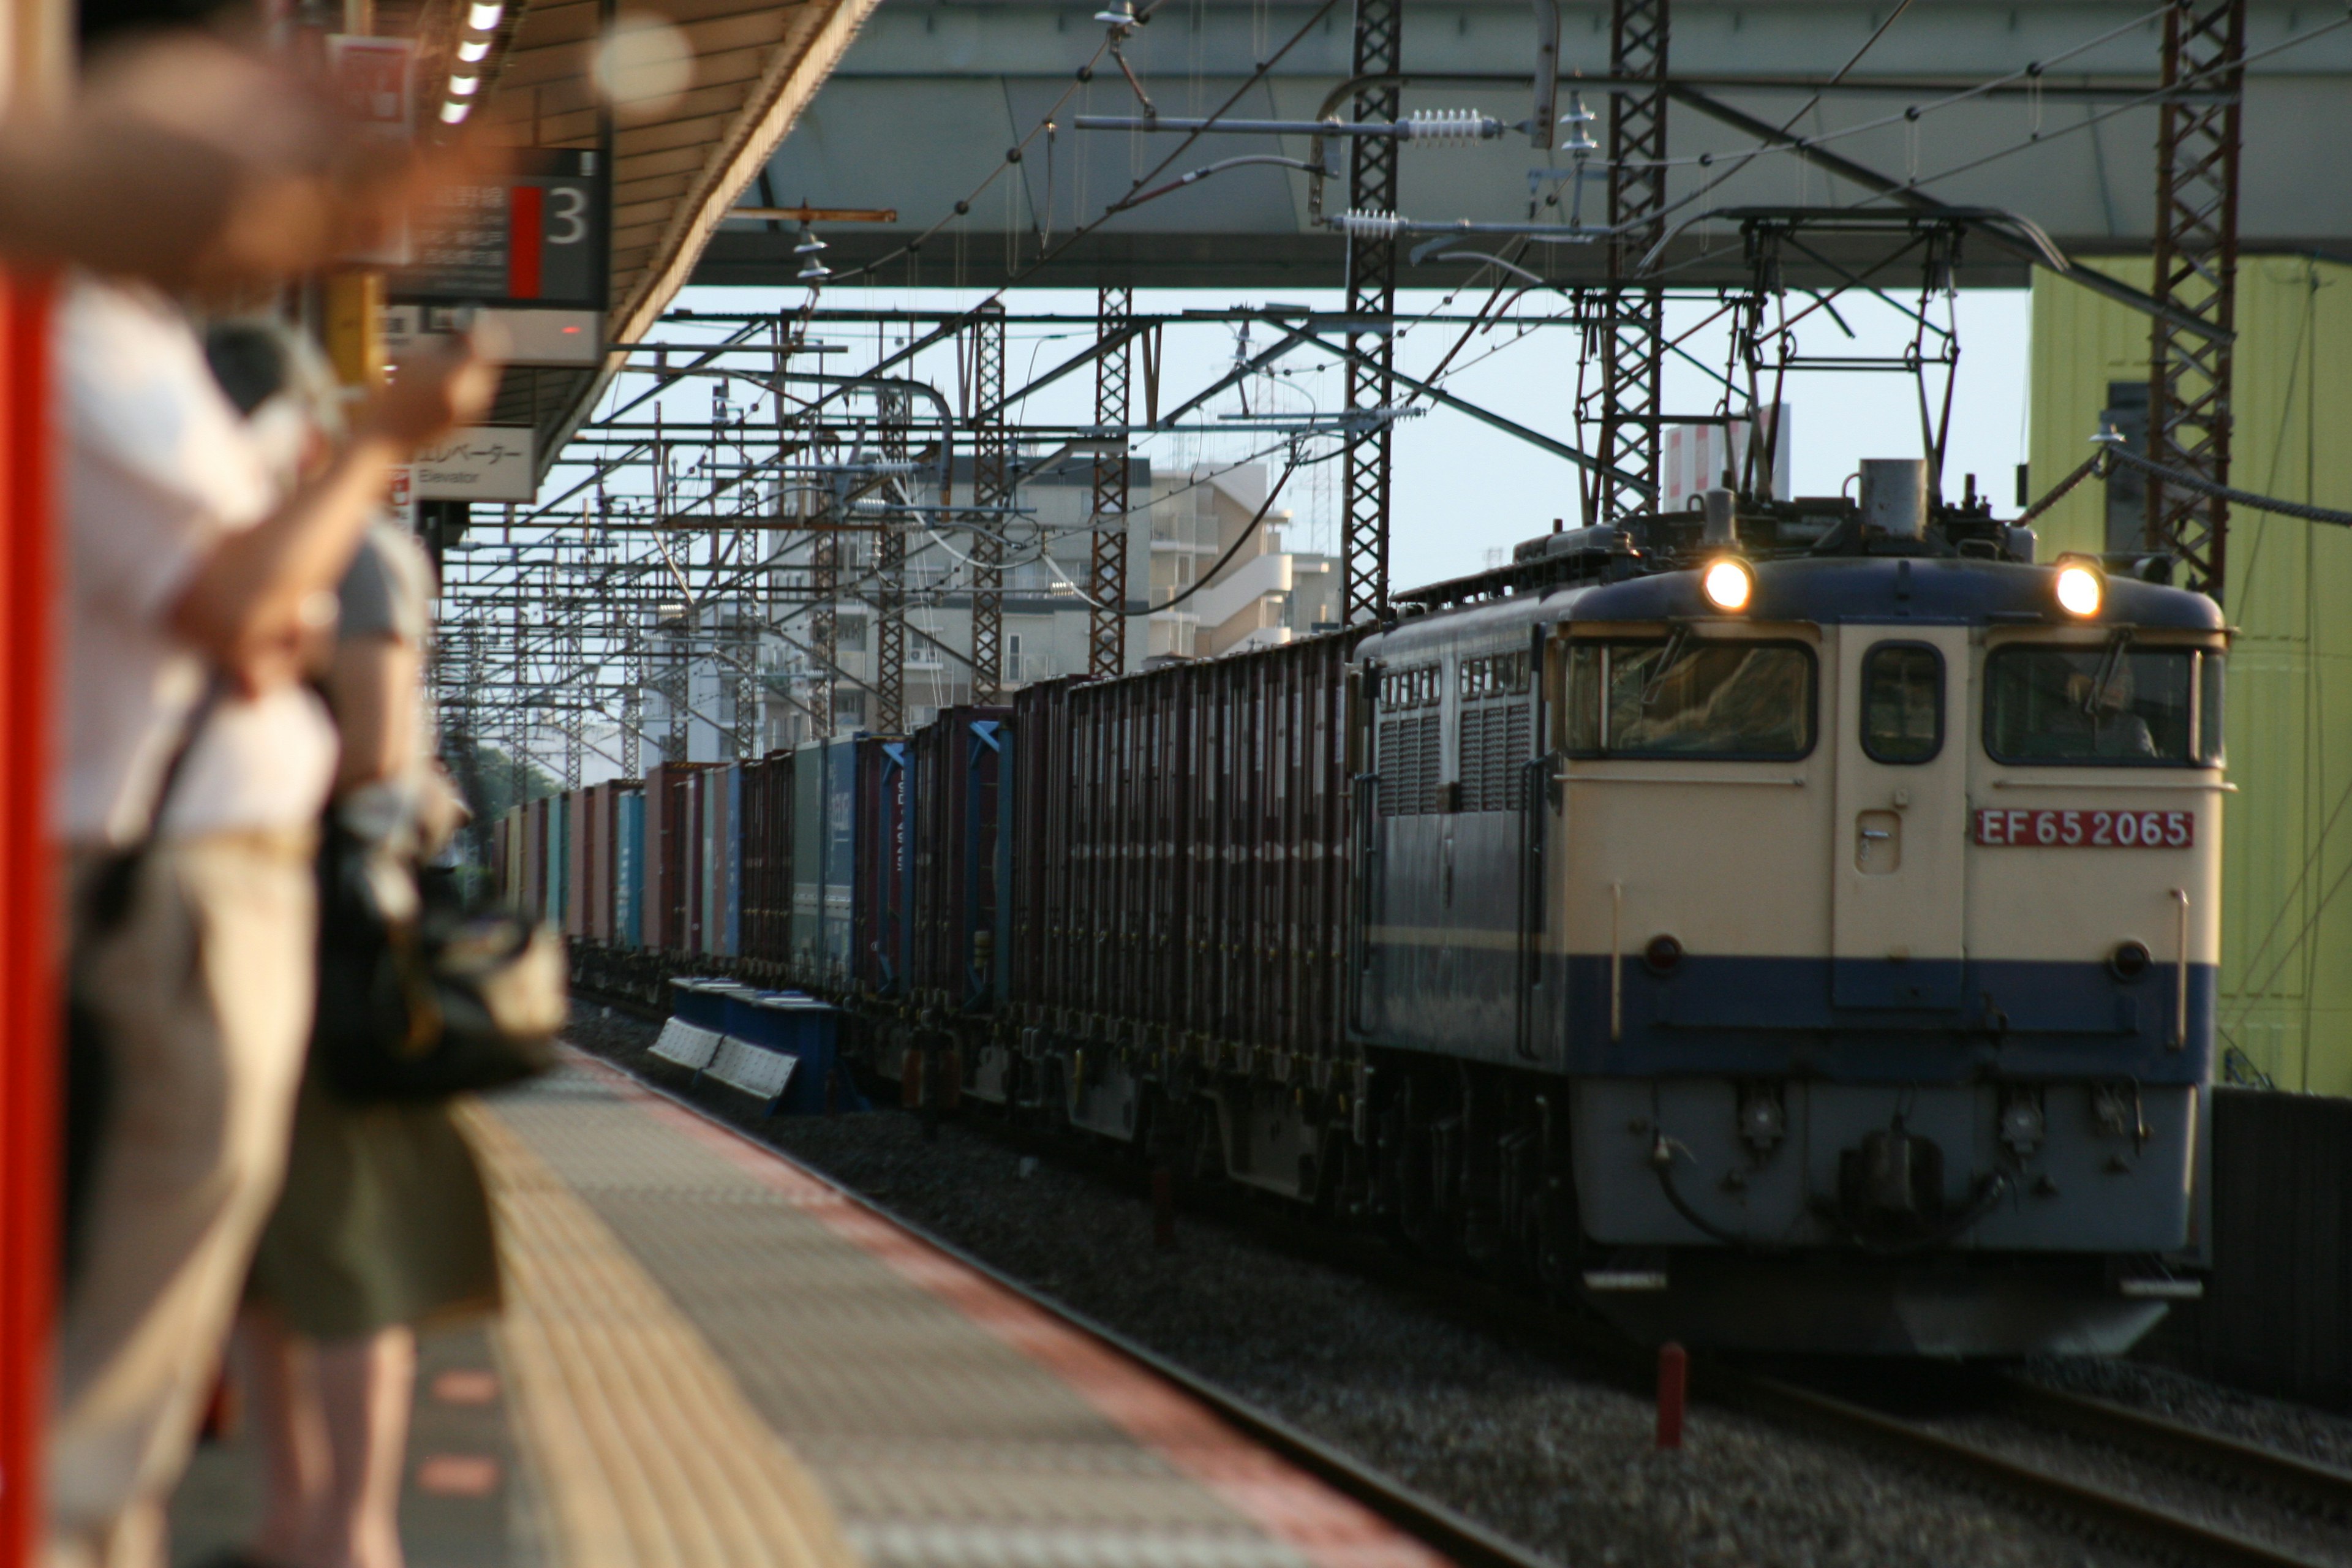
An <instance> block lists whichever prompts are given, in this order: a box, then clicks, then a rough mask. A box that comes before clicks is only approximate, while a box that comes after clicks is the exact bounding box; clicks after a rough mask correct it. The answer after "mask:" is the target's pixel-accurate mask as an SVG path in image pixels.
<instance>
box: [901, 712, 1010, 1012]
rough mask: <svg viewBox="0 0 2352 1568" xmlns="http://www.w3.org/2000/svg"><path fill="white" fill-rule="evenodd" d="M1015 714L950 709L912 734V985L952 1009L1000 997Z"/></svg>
mask: <svg viewBox="0 0 2352 1568" xmlns="http://www.w3.org/2000/svg"><path fill="white" fill-rule="evenodd" d="M1012 740H1013V710H1012V709H1010V708H1003V707H985V708H976V707H961V708H949V709H945V710H941V712H940V716H939V718H938V720H937V721H935V722H933V723H931V724H929V725H926V726H925V727H924V728H923V729H922V730H920V731H918V732H917V733H916V736H915V781H916V795H917V804H916V809H915V878H914V880H915V911H914V912H915V919H914V939H913V947H914V956H913V965H912V968H913V982H914V987H915V990H916V992H917V993H918V994H929V995H930V996H931V997H932V998H933V999H935V1000H939V1001H942V1002H944V1003H946V1004H947V1005H950V1006H957V1007H972V1008H979V1009H990V1008H993V1007H994V1006H996V1005H997V1004H998V1003H1000V1002H1001V1001H1003V991H1004V976H1005V973H1006V972H1007V970H1008V968H1009V966H1010V962H1011V959H1012V954H1011V953H1010V952H1003V951H1000V944H1001V943H1003V942H1006V941H1007V938H1008V935H1009V933H1008V932H1006V931H1005V930H1004V924H1005V922H1004V920H1003V910H1004V906H1005V904H1006V902H1007V890H1006V889H1005V888H1004V887H1003V872H1002V867H1003V864H1004V861H1005V851H1006V850H1007V848H1008V847H1009V846H1008V845H1007V844H1006V842H1005V840H1004V838H1003V832H1004V830H1005V829H1006V828H1007V827H1009V826H1012V825H1011V824H1009V823H1007V822H1005V821H1004V819H1003V812H1004V809H1005V805H1006V800H1005V793H1004V784H1005V779H1006V775H1007V773H1008V772H1010V771H1011V768H1010V763H1011V759H1010V758H1009V757H1008V756H1007V747H1008V745H1009V744H1010V743H1011V742H1012Z"/></svg>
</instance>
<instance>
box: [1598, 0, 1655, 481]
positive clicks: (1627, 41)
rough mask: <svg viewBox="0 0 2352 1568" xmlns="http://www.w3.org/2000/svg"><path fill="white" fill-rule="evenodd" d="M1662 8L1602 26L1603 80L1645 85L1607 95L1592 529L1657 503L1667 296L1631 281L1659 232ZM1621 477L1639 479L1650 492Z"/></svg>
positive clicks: (1628, 1) (1625, 4) (1638, 7)
mask: <svg viewBox="0 0 2352 1568" xmlns="http://www.w3.org/2000/svg"><path fill="white" fill-rule="evenodd" d="M1666 6H1667V0H1616V5H1615V6H1614V8H1613V14H1612V16H1611V18H1610V25H1609V74H1610V75H1612V77H1615V78H1616V79H1619V80H1620V81H1629V80H1630V81H1640V82H1645V83H1648V84H1650V85H1649V86H1646V87H1644V88H1642V89H1638V90H1623V91H1618V92H1612V93H1611V94H1610V95H1609V223H1610V226H1612V228H1617V229H1618V233H1617V234H1616V236H1615V237H1613V238H1612V240H1611V241H1610V244H1609V278H1610V281H1611V282H1612V284H1614V285H1616V287H1615V288H1614V289H1613V290H1612V299H1611V300H1610V305H1609V325H1608V327H1607V328H1606V329H1605V331H1603V333H1602V336H1601V341H1602V342H1605V343H1606V344H1607V345H1608V348H1607V352H1606V353H1604V354H1603V355H1602V356H1601V449H1600V451H1599V452H1598V453H1596V454H1595V456H1597V457H1598V458H1600V459H1601V467H1600V468H1597V469H1594V470H1593V471H1592V477H1591V484H1592V486H1593V492H1594V502H1595V504H1594V505H1593V506H1592V508H1591V521H1594V522H1609V521H1614V520H1615V519H1617V518H1620V517H1623V516H1625V515H1626V514H1627V513H1629V512H1634V511H1639V510H1643V509H1644V508H1646V507H1648V506H1649V505H1651V504H1652V503H1653V501H1654V500H1655V498H1656V495H1657V481H1658V424H1659V412H1658V411H1659V391H1660V385H1661V382H1662V380H1663V376H1664V368H1665V316H1666V304H1665V291H1664V289H1660V288H1658V287H1657V286H1655V285H1648V286H1643V285H1641V284H1637V283H1634V282H1633V272H1634V268H1635V267H1636V266H1637V265H1638V264H1639V262H1640V261H1641V258H1643V256H1644V255H1646V254H1647V253H1648V251H1649V249H1650V247H1652V246H1654V245H1655V244H1656V243H1657V242H1658V239H1659V237H1661V236H1662V235H1663V234H1664V218H1663V217H1662V216H1657V215H1660V214H1662V213H1663V212H1664V208H1665V205H1666V171H1665V156H1666V22H1667V18H1666ZM1620 226H1622V227H1620ZM1612 470H1615V471H1614V472H1612ZM1620 473H1622V474H1628V475H1638V476H1640V477H1641V478H1642V479H1645V480H1646V481H1648V484H1649V487H1650V488H1649V490H1648V491H1647V493H1644V492H1643V490H1642V489H1639V488H1637V487H1636V486H1634V485H1632V484H1629V483H1627V482H1626V481H1625V480H1624V479H1620V478H1618V477H1617V475H1618V474H1620Z"/></svg>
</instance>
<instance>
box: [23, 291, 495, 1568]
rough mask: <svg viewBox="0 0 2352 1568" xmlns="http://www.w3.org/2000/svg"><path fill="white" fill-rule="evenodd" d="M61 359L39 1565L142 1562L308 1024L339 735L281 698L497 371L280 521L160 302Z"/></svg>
mask: <svg viewBox="0 0 2352 1568" xmlns="http://www.w3.org/2000/svg"><path fill="white" fill-rule="evenodd" d="M58 362H59V365H60V369H61V380H62V383H63V393H64V399H63V400H64V405H65V408H64V419H63V423H64V426H65V433H66V452H65V455H64V456H65V461H64V481H65V482H64V492H65V525H66V533H67V542H68V555H69V572H68V583H69V586H68V592H67V593H66V595H65V597H64V600H63V603H62V605H61V615H60V622H61V631H62V635H63V637H64V639H65V645H66V647H65V660H64V679H65V687H66V689H65V691H64V694H63V709H64V711H65V714H66V718H67V722H66V726H65V729H66V732H65V735H64V737H63V742H64V743H63V746H62V749H61V754H60V757H59V759H58V776H57V783H56V786H55V788H56V800H57V811H58V818H59V821H58V827H59V831H60V834H61V837H63V838H64V840H65V843H66V848H67V852H68V882H69V885H70V887H71V888H72V889H74V892H75V895H76V907H75V910H74V915H75V925H76V952H75V964H74V975H73V981H72V984H73V991H74V994H75V996H76V999H77V1003H78V1005H79V1007H80V1008H81V1009H82V1010H83V1011H84V1012H85V1013H86V1014H88V1015H89V1016H91V1017H92V1018H94V1019H95V1020H96V1022H97V1024H98V1025H99V1026H100V1032H101V1033H102V1036H103V1043H104V1053H105V1062H106V1068H107V1071H106V1074H105V1079H106V1085H107V1091H108V1092H107V1095H106V1098H105V1100H104V1102H103V1105H104V1109H103V1120H102V1121H101V1123H100V1140H99V1142H98V1144H97V1148H96V1155H95V1159H94V1161H93V1163H91V1166H90V1175H89V1185H88V1198H87V1202H86V1205H85V1207H84V1209H83V1210H82V1212H81V1214H80V1215H79V1223H78V1224H77V1225H76V1226H74V1227H73V1228H74V1230H75V1232H76V1233H77V1235H78V1237H79V1264H78V1267H77V1268H76V1269H75V1271H74V1273H73V1275H72V1277H71V1278H70V1279H69V1280H68V1289H67V1290H66V1293H65V1298H64V1300H63V1302H62V1304H61V1312H60V1316H59V1322H58V1347H57V1372H56V1384H55V1393H54V1405H53V1410H52V1418H51V1423H50V1449H49V1455H50V1457H49V1520H50V1531H51V1535H50V1549H49V1560H50V1563H51V1564H52V1568H81V1565H84V1564H91V1565H97V1564H103V1565H105V1568H152V1565H154V1564H157V1563H160V1561H161V1552H162V1541H163V1506H164V1503H165V1501H166V1500H167V1499H168V1497H169V1495H170V1491H171V1489H172V1487H173V1484H174V1483H175V1481H176V1480H177V1478H178V1476H179V1473H180V1471H181V1469H182V1468H183V1467H184V1463H185V1459H186V1455H187V1450H188V1447H189V1444H190V1442H191V1440H192V1438H193V1436H194V1427H195V1424H196V1421H197V1419H198V1416H199V1415H200V1413H201V1412H200V1409H199V1406H200V1405H201V1403H202V1397H203V1394H204V1393H205V1390H206V1388H207V1386H208V1384H209V1379H210V1377H211V1370H212V1369H211V1360H212V1351H211V1347H214V1346H216V1345H218V1344H219V1343H220V1342H222V1340H223V1338H224V1337H225V1335H226V1330H227V1327H228V1322H229V1319H230V1316H231V1314H232V1312H233V1311H234V1309H235V1307H236V1300H237V1296H238V1291H239V1288H240V1286H241V1284H242V1282H243V1280H244V1279H245V1276H246V1272H247V1265H248V1262H249V1260H250V1258H251V1254H252V1248H253V1244H254V1240H255V1237H256V1236H257V1231H258V1229H259V1227H260V1226H261V1224H262V1222H263V1220H264V1219H265V1217H266V1216H267V1215H268V1211H269V1205H270V1203H271V1201H272V1200H273V1198H274V1197H275V1195H276V1192H277V1186H278V1178H279V1172H280V1169H281V1166H282V1163H283V1160H284V1156H285V1148H286V1139H287V1133H288V1127H289V1117H290V1114H291V1110H292V1101H293V1097H294V1090H295V1087H296V1084H297V1081H298V1079H299V1075H300V1068H301V1061H302V1053H303V1042H304V1040H305V1039H306V1038H307V1037H308V1032H309V1028H310V1012H311V1000H312V984H311V976H312V966H313V963H314V961H315V943H316V926H315V917H314V908H315V889H314V882H313V878H312V868H311V858H312V852H313V848H314V846H315V841H316V824H317V822H318V819H319V815H320V808H321V806H322V805H323V804H324V802H325V800H326V798H327V795H328V793H329V789H330V786H331V783H332V780H333V775H334V773H335V768H336V742H335V735H334V731H333V727H332V725H331V722H330V720H329V718H328V715H327V713H326V711H325V710H324V708H323V707H322V706H321V705H320V702H319V701H318V700H317V699H316V698H315V697H313V696H312V695H311V694H310V692H309V691H308V690H307V689H304V688H303V687H302V686H301V685H299V676H300V675H301V673H302V670H303V661H304V654H305V645H306V642H312V641H315V639H316V638H317V637H318V635H319V634H320V633H321V632H323V631H325V630H326V629H328V628H329V627H331V625H332V623H333V618H334V614H335V595H334V585H335V584H337V583H338V582H340V581H341V578H342V577H343V575H344V574H345V572H346V570H347V569H348V567H349V565H350V563H351V561H352V556H353V554H354V552H356V550H357V549H358V546H359V543H360V540H361V537H362V533H363V532H364V531H365V529H366V527H367V525H368V523H369V521H371V519H373V517H374V516H375V515H376V514H377V512H378V510H379V509H380V507H381V505H382V502H383V495H384V492H385V488H386V485H387V483H388V480H389V478H390V474H391V470H392V468H393V466H394V464H395V463H397V462H399V461H402V460H404V458H406V457H407V455H408V454H409V452H410V451H411V450H413V449H414V448H415V447H416V446H418V445H419V444H421V443H423V442H425V441H427V440H430V439H432V438H433V437H436V436H438V435H440V434H441V433H443V432H444V431H446V430H447V429H449V428H450V427H452V426H457V425H460V424H464V423H466V422H467V421H468V420H470V419H472V418H475V417H478V415H479V413H480V411H481V409H482V408H483V407H484V406H485V405H487V402H488V395H489V393H490V391H491V389H492V386H493V384H494V381H495V374H494V372H493V371H492V370H491V369H490V367H489V366H488V363H486V362H484V361H483V360H481V359H480V358H479V357H478V356H477V355H476V354H474V353H473V352H472V350H471V347H470V345H467V344H462V343H461V344H458V345H455V346H452V347H450V348H446V349H442V350H436V351H434V352H433V353H429V354H427V355H425V356H423V357H421V358H420V359H418V360H416V361H415V362H412V363H409V364H407V365H405V366H404V367H402V368H401V370H400V371H399V372H398V373H397V374H396V375H395V377H394V380H393V382H392V384H390V385H389V386H388V387H387V388H386V389H385V390H384V391H383V393H381V394H380V395H377V396H376V397H375V398H374V399H373V401H372V402H371V403H370V404H369V405H368V406H367V407H366V408H365V409H364V410H363V411H362V413H361V415H360V416H359V417H358V418H357V419H356V421H355V422H354V426H353V428H352V434H351V436H350V437H349V439H348V440H347V441H346V442H345V443H343V444H342V445H341V447H340V448H339V449H337V450H336V451H335V452H334V453H333V454H332V455H331V457H330V458H328V459H327V460H326V462H325V463H324V464H323V465H322V466H321V467H320V469H319V471H318V472H317V473H316V474H315V475H314V476H313V477H311V478H310V479H307V480H305V481H304V482H303V483H302V484H301V485H300V486H299V487H298V488H297V489H294V490H293V491H292V493H291V494H290V495H284V496H281V495H279V494H278V492H277V490H276V489H275V487H274V486H273V484H272V482H271V477H270V475H269V472H268V464H267V463H266V461H265V459H264V456H263V454H262V452H261V451H260V450H259V448H258V447H257V442H256V440H255V437H254V436H253V434H252V433H251V431H249V430H248V429H247V426H246V425H245V424H244V422H243V421H242V420H241V419H240V418H239V417H238V416H237V413H236V409H235V408H234V407H233V406H232V405H230V404H229V402H228V401H227V399H226V397H225V396H224V395H223V394H222V392H221V391H220V389H219V387H218V385H217V384H215V381H214V379H213V376H212V374H211V372H210V370H209V368H208V367H207V365H206V363H205V356H204V353H203V351H202V348H201V346H200V344H199V343H198V342H197V339H196V337H195V334H194V330H193V329H192V327H191V326H190V325H189V323H188V321H187V320H186V318H185V316H184V314H183V313H182V312H181V311H180V310H179V309H178V308H177V307H176V306H175V305H173V303H172V302H171V301H170V300H166V299H165V298H163V297H162V296H161V295H158V294H154V293H151V292H147V291H145V290H143V289H137V288H132V287H129V286H125V285H119V284H110V283H105V282H100V281H97V280H94V279H88V278H79V279H75V280H74V281H73V282H72V283H71V284H70V285H69V286H68V289H67V291H66V294H65V297H64V300H63V301H62V304H61V307H60V310H59V322H58ZM208 688H209V689H212V690H213V691H214V692H215V693H216V694H217V695H216V696H215V697H212V698H207V697H206V696H205V693H206V691H207V689H208ZM192 724H193V725H194V727H195V728H194V738H193V740H189V741H186V749H185V753H184V767H183V768H182V769H181V770H180V771H179V773H178V775H177V777H176V779H175V780H174V783H173V789H172V792H171V797H170V799H169V801H168V802H167V803H166V804H165V805H164V806H163V810H162V813H161V816H160V819H156V818H155V814H156V800H157V794H158V786H159V784H160V783H161V782H162V775H163V773H164V772H165V770H166V768H167V766H168V765H169V763H170V762H171V759H172V758H173V755H174V754H175V753H177V752H180V751H181V749H182V746H183V742H184V739H185V737H186V736H187V735H188V734H189V732H190V731H191V727H192ZM151 829H152V834H151ZM126 854H136V856H137V859H136V876H135V880H134V881H133V884H132V886H131V894H130V899H129V901H128V906H127V910H125V912H124V913H123V914H122V916H121V919H120V920H119V921H115V922H113V923H111V924H110V927H109V929H107V930H105V931H103V932H100V931H96V930H95V929H94V927H93V921H92V915H91V905H90V902H89V895H90V894H91V892H92V891H93V889H96V888H97V887H98V886H99V885H100V882H101V881H102V880H103V879H105V878H106V876H107V874H108V872H109V869H110V868H111V867H115V866H118V865H120V864H121V861H122V858H123V857H124V856H125V855H126Z"/></svg>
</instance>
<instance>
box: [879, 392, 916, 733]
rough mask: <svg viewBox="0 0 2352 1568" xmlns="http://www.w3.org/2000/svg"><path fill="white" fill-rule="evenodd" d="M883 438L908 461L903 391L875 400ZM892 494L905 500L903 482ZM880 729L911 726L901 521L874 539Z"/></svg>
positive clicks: (888, 449)
mask: <svg viewBox="0 0 2352 1568" xmlns="http://www.w3.org/2000/svg"><path fill="white" fill-rule="evenodd" d="M874 400H875V414H876V420H877V424H878V425H879V426H880V434H879V437H878V439H879V442H880V445H881V448H882V456H883V458H884V459H885V460H886V461H888V462H893V463H903V462H905V461H906V460H907V425H908V417H909V415H910V412H911V411H910V409H909V406H908V395H907V394H906V393H905V392H903V391H901V390H899V389H898V388H897V387H885V388H883V389H881V390H880V391H877V393H876V394H875V395H874ZM889 493H890V494H892V495H893V496H895V497H898V499H900V500H904V499H906V498H905V486H904V485H903V484H902V483H901V481H899V480H897V479H893V480H891V481H890V485H889ZM874 558H875V559H874V565H875V572H874V728H875V729H876V730H877V731H880V732H881V733H883V734H885V735H895V734H898V732H899V731H902V730H904V729H905V728H906V726H907V534H906V526H905V524H904V523H903V522H902V521H900V520H899V519H898V518H895V517H893V518H886V519H885V520H884V521H883V522H882V531H881V532H879V533H877V535H875V538H874Z"/></svg>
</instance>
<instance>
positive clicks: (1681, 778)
mask: <svg viewBox="0 0 2352 1568" xmlns="http://www.w3.org/2000/svg"><path fill="white" fill-rule="evenodd" d="M1560 777H1561V778H1562V779H1564V780H1566V781H1567V782H1568V783H1570V784H1769V785H1772V786H1774V787H1776V788H1780V789H1789V788H1792V787H1793V788H1802V787H1803V786H1804V783H1805V781H1804V780H1803V779H1801V778H1770V779H1757V778H1741V777H1738V775H1736V774H1735V775H1731V776H1727V777H1717V776H1715V775H1713V774H1709V773H1562V774H1560Z"/></svg>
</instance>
